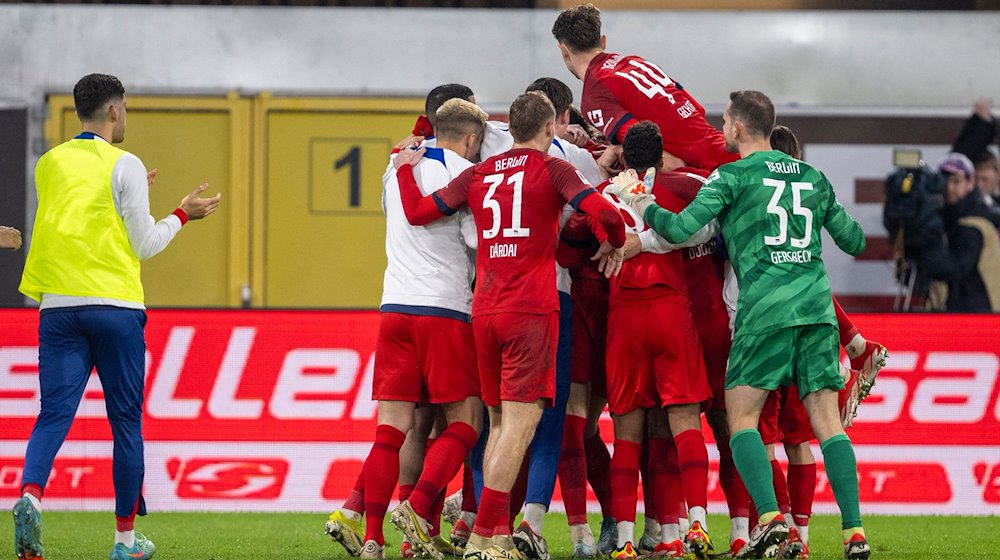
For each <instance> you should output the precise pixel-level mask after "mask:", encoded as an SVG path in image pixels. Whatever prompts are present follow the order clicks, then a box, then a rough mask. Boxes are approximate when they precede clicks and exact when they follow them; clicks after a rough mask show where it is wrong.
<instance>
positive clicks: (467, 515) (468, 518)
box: [458, 511, 476, 529]
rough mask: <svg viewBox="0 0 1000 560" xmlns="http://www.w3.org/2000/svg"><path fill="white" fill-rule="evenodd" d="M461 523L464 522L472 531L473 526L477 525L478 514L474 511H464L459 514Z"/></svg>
mask: <svg viewBox="0 0 1000 560" xmlns="http://www.w3.org/2000/svg"><path fill="white" fill-rule="evenodd" d="M458 519H459V521H464V522H465V524H466V525H468V526H469V528H470V529H471V528H472V526H473V525H475V524H476V513H475V512H473V511H463V512H462V513H460V514H458Z"/></svg>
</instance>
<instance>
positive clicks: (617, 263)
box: [590, 240, 625, 278]
mask: <svg viewBox="0 0 1000 560" xmlns="http://www.w3.org/2000/svg"><path fill="white" fill-rule="evenodd" d="M590 260H592V261H599V262H598V264H597V270H598V272H600V273H602V274H604V277H605V278H611V277H612V276H617V275H618V273H619V272H621V270H622V263H623V262H625V248H624V247H612V246H611V244H610V243H608V242H607V240H605V241H604V242H602V243H601V247H600V248H599V249H597V252H596V253H594V256H593V257H590Z"/></svg>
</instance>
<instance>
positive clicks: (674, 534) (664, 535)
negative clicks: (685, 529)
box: [660, 523, 681, 544]
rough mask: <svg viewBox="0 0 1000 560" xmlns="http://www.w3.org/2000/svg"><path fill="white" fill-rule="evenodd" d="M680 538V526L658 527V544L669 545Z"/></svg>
mask: <svg viewBox="0 0 1000 560" xmlns="http://www.w3.org/2000/svg"><path fill="white" fill-rule="evenodd" d="M680 538H681V526H680V525H678V524H677V523H663V524H662V525H660V542H661V543H667V544H670V543H672V542H674V541H676V540H679V539H680Z"/></svg>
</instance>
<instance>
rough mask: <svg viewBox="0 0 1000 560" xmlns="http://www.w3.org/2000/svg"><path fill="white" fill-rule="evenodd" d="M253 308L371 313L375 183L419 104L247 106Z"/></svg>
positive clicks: (379, 233) (375, 267) (380, 238)
mask: <svg viewBox="0 0 1000 560" xmlns="http://www.w3.org/2000/svg"><path fill="white" fill-rule="evenodd" d="M254 105H255V106H254V173H253V176H254V196H253V198H254V201H255V204H254V208H253V228H252V230H253V265H252V270H253V286H254V290H253V297H252V302H253V305H254V306H255V307H256V306H262V307H324V308H331V307H333V308H374V307H378V304H379V300H380V297H381V293H382V276H383V273H384V271H385V219H384V216H383V214H382V175H383V173H384V172H385V169H386V164H387V163H388V161H389V152H390V150H391V148H392V146H393V145H394V144H395V143H396V142H397V141H398V140H400V139H401V138H403V137H404V136H405V135H406V134H408V133H409V131H410V129H411V128H412V126H413V122H414V119H415V118H416V116H417V115H419V114H420V113H422V112H423V100H422V99H388V98H382V99H372V98H364V99H362V98H272V97H270V96H269V95H267V94H263V95H261V96H260V97H258V98H257V99H256V100H255V104H254Z"/></svg>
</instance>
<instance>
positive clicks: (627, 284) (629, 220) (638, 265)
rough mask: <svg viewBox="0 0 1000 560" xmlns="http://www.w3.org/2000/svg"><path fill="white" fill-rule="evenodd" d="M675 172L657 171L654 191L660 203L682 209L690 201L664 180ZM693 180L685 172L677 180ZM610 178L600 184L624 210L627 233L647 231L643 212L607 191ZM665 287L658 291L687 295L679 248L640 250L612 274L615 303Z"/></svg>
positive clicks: (640, 297) (640, 298)
mask: <svg viewBox="0 0 1000 560" xmlns="http://www.w3.org/2000/svg"><path fill="white" fill-rule="evenodd" d="M673 175H676V174H673V173H661V174H659V175H657V177H656V182H655V183H654V184H653V195H654V196H656V203H657V204H659V205H660V206H662V207H664V208H666V209H667V210H670V211H671V212H680V211H681V210H683V209H684V206H686V204H685V203H684V201H683V200H681V199H680V198H678V197H677V196H676V195H674V194H673V193H672V192H671V191H670V190H669V189H667V188H666V187H665V186H664V183H665V182H667V181H670V180H675V179H674V178H673ZM684 179H687V180H693V179H690V178H689V177H686V176H684V175H680V176H679V179H676V180H684ZM608 184H609V182H605V183H603V184H601V186H600V187H599V188H598V190H600V191H601V192H602V194H603V195H604V197H605V198H607V199H608V200H610V201H611V202H612V203H614V204H615V206H617V207H618V209H619V210H620V211H621V213H622V218H623V219H624V220H625V231H626V233H635V234H638V233H640V232H643V231H646V230H647V229H649V226H647V225H646V223H645V222H643V221H642V218H641V217H640V216H639V214H638V213H637V212H636V211H635V210H633V209H632V207H631V206H629V205H627V204H625V203H623V202H621V201H620V200H618V198H617V197H615V196H613V195H610V194H606V193H604V187H606V186H607V185H608ZM654 287H655V288H661V289H662V290H661V291H659V293H657V294H656V295H657V296H659V295H662V294H666V293H677V294H683V296H684V297H685V299H686V298H687V285H686V283H685V279H684V264H683V261H682V256H681V253H680V252H679V251H671V252H669V253H664V254H657V253H646V252H643V253H639V254H638V255H636V256H634V257H632V258H631V259H629V260H627V261H625V264H623V265H622V270H621V272H620V273H618V276H613V277H612V278H611V294H610V301H611V306H612V307H614V306H616V305H621V304H623V303H628V302H641V301H644V300H646V299H648V298H649V297H651V295H653V294H652V293H651V292H649V291H648V290H647V288H654Z"/></svg>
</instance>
